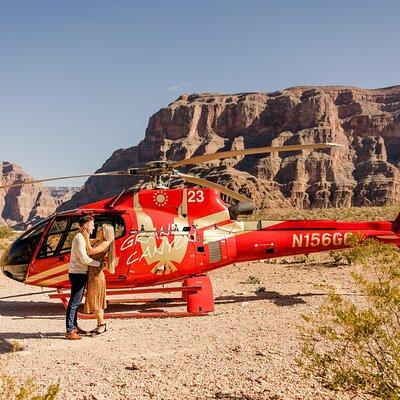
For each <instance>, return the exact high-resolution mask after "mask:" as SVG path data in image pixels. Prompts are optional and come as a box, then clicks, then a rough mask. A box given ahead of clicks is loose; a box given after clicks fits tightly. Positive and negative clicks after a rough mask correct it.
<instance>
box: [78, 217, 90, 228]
mask: <svg viewBox="0 0 400 400" xmlns="http://www.w3.org/2000/svg"><path fill="white" fill-rule="evenodd" d="M93 220H94V218H93V215H84V216H83V217H80V218H79V226H83V225H85V224H86V222H89V221H93Z"/></svg>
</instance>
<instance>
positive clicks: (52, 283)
mask: <svg viewBox="0 0 400 400" xmlns="http://www.w3.org/2000/svg"><path fill="white" fill-rule="evenodd" d="M68 280H69V277H68V274H64V275H60V276H56V277H54V278H51V279H46V280H44V281H42V282H40V283H38V284H37V286H55V285H57V283H61V282H64V281H68Z"/></svg>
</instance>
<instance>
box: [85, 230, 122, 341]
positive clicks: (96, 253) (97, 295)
mask: <svg viewBox="0 0 400 400" xmlns="http://www.w3.org/2000/svg"><path fill="white" fill-rule="evenodd" d="M114 239H115V234H114V228H113V227H112V226H111V225H109V224H104V225H103V226H102V227H101V228H99V230H98V243H97V244H96V245H95V246H94V247H93V245H92V244H91V243H90V239H89V235H88V234H86V235H85V241H86V247H87V253H88V254H89V255H90V256H91V257H92V258H93V259H95V260H102V261H103V262H102V264H101V266H100V267H91V266H89V268H88V283H87V288H86V298H85V305H84V308H83V312H84V313H86V314H94V315H95V317H96V319H97V328H96V329H94V330H92V331H91V333H92V335H100V334H102V333H104V332H106V331H107V325H106V322H105V320H104V309H105V308H106V307H107V302H106V278H105V275H104V272H103V268H104V269H106V270H107V271H108V272H110V273H112V274H113V273H114V272H115V266H116V265H117V264H118V259H117V258H116V256H115V243H114Z"/></svg>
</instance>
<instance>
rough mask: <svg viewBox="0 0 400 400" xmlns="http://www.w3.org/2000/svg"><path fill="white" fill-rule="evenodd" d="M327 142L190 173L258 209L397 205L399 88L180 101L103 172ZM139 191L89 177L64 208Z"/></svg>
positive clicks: (300, 90)
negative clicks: (324, 146) (316, 147)
mask: <svg viewBox="0 0 400 400" xmlns="http://www.w3.org/2000/svg"><path fill="white" fill-rule="evenodd" d="M320 142H336V143H339V144H341V145H342V147H341V148H339V149H328V150H321V151H309V150H308V151H300V152H292V153H280V154H266V155H265V156H264V155H261V156H247V157H244V158H242V159H237V158H236V159H233V158H232V159H226V160H221V161H217V162H211V163H208V164H201V165H198V166H193V168H191V169H186V171H185V172H190V173H193V174H196V175H199V176H201V177H204V178H207V179H210V180H213V181H215V182H218V183H220V184H223V185H225V186H227V187H229V188H231V189H234V190H237V191H239V192H240V193H243V194H245V195H248V196H250V197H251V198H252V199H253V200H254V201H255V203H256V205H257V206H259V207H269V206H272V207H282V206H287V207H291V206H294V207H299V208H309V207H339V206H351V205H356V206H366V205H384V204H394V203H397V201H398V198H399V160H400V86H394V87H389V88H384V89H374V90H364V89H358V88H354V87H308V86H307V87H294V88H289V89H285V90H282V91H278V92H274V93H239V94H231V95H230V94H192V95H182V96H180V97H179V98H178V99H177V100H176V101H174V102H173V103H171V104H169V105H168V107H165V108H163V109H161V110H159V111H158V112H157V113H155V114H154V115H153V116H152V117H151V118H150V120H149V125H148V127H147V129H146V135H145V138H144V139H143V140H142V141H141V142H140V143H139V144H138V145H137V146H135V147H131V148H128V149H125V150H123V149H120V150H117V151H115V152H114V153H113V154H112V156H111V157H110V158H109V159H108V160H107V161H106V162H105V164H104V165H103V166H102V168H101V169H100V170H99V172H100V171H101V172H104V171H112V170H120V169H125V168H128V167H137V166H140V165H143V164H144V163H146V162H148V161H152V160H166V159H168V160H178V159H181V158H187V157H190V156H193V155H201V154H204V153H213V152H216V151H225V150H231V149H243V148H248V147H259V146H269V145H283V144H299V143H320ZM133 184H143V182H139V181H138V180H137V179H136V180H133V179H130V178H95V177H92V178H90V179H89V180H88V181H87V183H86V184H85V186H84V188H83V190H82V191H80V192H79V193H77V194H76V195H75V196H74V197H73V198H72V199H71V200H70V201H69V202H67V203H65V204H64V205H63V206H62V208H72V207H75V206H79V205H81V204H83V203H86V202H90V201H94V200H98V199H100V198H104V197H108V196H111V195H113V194H116V193H118V192H120V191H121V190H122V189H123V188H127V187H130V186H132V185H133Z"/></svg>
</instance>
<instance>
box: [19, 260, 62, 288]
mask: <svg viewBox="0 0 400 400" xmlns="http://www.w3.org/2000/svg"><path fill="white" fill-rule="evenodd" d="M68 268H69V263H66V264H62V265H59V266H58V267H54V268H50V269H47V270H46V271H43V272H39V273H38V274H33V275H29V276H28V278H27V279H26V281H25V282H26V283H31V282H35V281H39V280H41V279H45V278H47V277H48V276H51V275H55V274H59V273H60V272H64V271H68Z"/></svg>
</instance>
